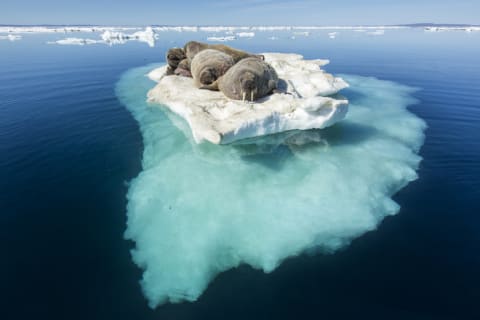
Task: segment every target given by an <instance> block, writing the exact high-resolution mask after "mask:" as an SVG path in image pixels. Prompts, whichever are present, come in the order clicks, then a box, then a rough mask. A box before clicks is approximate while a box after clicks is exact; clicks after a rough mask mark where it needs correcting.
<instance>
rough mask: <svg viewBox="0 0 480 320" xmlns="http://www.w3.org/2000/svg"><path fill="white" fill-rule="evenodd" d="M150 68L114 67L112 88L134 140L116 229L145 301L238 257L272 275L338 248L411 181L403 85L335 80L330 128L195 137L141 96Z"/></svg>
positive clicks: (170, 298)
mask: <svg viewBox="0 0 480 320" xmlns="http://www.w3.org/2000/svg"><path fill="white" fill-rule="evenodd" d="M150 69H151V67H146V68H138V69H133V70H131V71H129V72H127V73H126V74H124V75H123V77H122V78H121V80H120V81H119V83H118V84H117V95H118V96H119V98H120V100H121V101H122V102H123V103H124V104H125V105H126V107H127V108H128V110H129V111H130V112H131V113H132V115H133V116H134V117H135V119H136V120H137V121H138V123H139V126H140V129H141V132H142V135H143V139H144V148H145V149H144V155H143V160H142V166H143V170H142V172H140V174H139V175H138V177H137V178H135V179H134V180H133V181H131V184H130V186H129V190H128V195H127V198H128V207H127V211H128V212H127V214H128V222H127V230H126V233H125V236H126V238H128V239H131V240H133V241H134V242H135V249H134V250H133V251H132V257H133V260H134V261H135V263H136V264H137V265H138V266H139V267H141V268H142V269H143V270H144V273H143V278H142V280H141V285H142V288H143V291H144V294H145V296H146V297H147V299H148V301H149V304H150V306H152V307H155V306H157V305H159V304H161V303H165V302H180V301H185V300H187V301H194V300H196V299H197V298H198V297H199V296H200V295H201V294H202V292H203V291H204V290H205V289H206V288H207V286H208V284H209V283H210V281H212V279H214V277H215V276H216V275H217V274H219V273H220V272H223V271H226V270H228V269H231V268H235V267H236V266H238V265H240V264H248V265H250V266H252V267H253V268H255V269H259V270H263V271H264V272H271V271H273V270H274V269H275V268H276V267H277V266H278V265H279V264H280V263H281V262H282V261H283V260H284V259H286V258H287V257H291V256H296V255H299V254H301V253H302V252H305V251H306V250H309V249H313V248H315V249H320V250H324V251H327V252H332V251H334V250H336V249H339V248H341V247H344V246H346V245H348V243H349V242H350V241H351V240H352V239H353V238H355V237H358V236H360V235H362V234H363V233H365V232H367V231H369V230H374V229H375V228H376V227H377V226H378V224H379V223H380V222H381V221H382V219H383V218H385V217H386V216H388V215H393V214H396V213H397V212H398V211H399V205H398V204H397V203H395V202H394V201H393V200H392V198H391V197H392V195H393V194H394V193H395V192H397V191H398V190H399V189H401V188H402V187H404V186H405V185H407V184H408V183H409V182H410V181H412V180H415V179H416V178H417V174H416V172H415V170H416V169H417V167H418V164H419V162H420V160H421V158H420V156H419V155H418V154H417V153H418V150H419V148H420V147H421V145H422V143H423V139H424V135H423V131H424V129H425V123H424V122H423V121H422V120H421V119H419V118H418V117H416V116H415V115H414V114H412V113H411V112H409V111H408V110H407V105H409V104H412V103H414V99H412V97H411V93H412V89H411V88H408V87H405V86H402V85H399V84H396V83H393V82H388V81H381V80H377V79H375V78H365V77H358V76H345V79H346V80H347V81H348V82H349V83H350V85H351V87H350V89H347V90H346V91H345V92H344V94H345V95H346V96H347V98H348V99H349V100H350V111H349V113H348V115H347V117H346V118H345V119H344V120H343V121H342V122H339V123H338V124H336V125H335V126H334V127H331V128H327V129H323V130H309V131H291V132H286V133H283V134H278V135H271V136H266V137H263V138H261V139H258V138H255V139H251V140H245V141H241V142H238V143H236V144H232V145H223V146H218V145H212V144H200V145H198V144H196V143H195V142H194V141H193V138H192V137H191V135H190V133H189V131H188V127H187V126H186V125H185V123H184V122H183V120H181V119H179V117H178V116H176V115H174V114H173V113H169V112H164V111H162V110H161V109H160V108H156V107H152V106H150V105H149V104H148V103H147V102H145V94H146V92H147V91H148V89H149V88H150V87H151V86H152V84H153V82H151V80H149V79H148V78H146V77H145V76H144V74H145V73H147V72H148V71H149V70H150ZM169 118H170V119H171V120H173V121H170V119H169ZM172 123H175V125H172ZM299 276H301V275H299Z"/></svg>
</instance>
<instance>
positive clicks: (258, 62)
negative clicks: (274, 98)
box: [166, 41, 278, 101]
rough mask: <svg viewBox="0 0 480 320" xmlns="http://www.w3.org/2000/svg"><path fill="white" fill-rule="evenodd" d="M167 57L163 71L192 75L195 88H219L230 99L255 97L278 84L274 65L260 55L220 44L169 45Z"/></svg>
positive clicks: (267, 91)
mask: <svg viewBox="0 0 480 320" xmlns="http://www.w3.org/2000/svg"><path fill="white" fill-rule="evenodd" d="M166 60H167V64H168V67H167V71H166V75H177V76H183V77H191V78H193V80H194V82H195V85H196V86H197V88H199V89H208V90H215V91H221V92H222V93H223V94H224V95H225V96H227V97H228V98H230V99H235V100H243V101H245V100H248V101H254V100H257V99H260V98H263V97H265V96H267V95H268V94H271V93H272V92H273V91H274V90H276V89H277V86H278V75H277V73H276V72H275V69H274V68H273V67H272V66H271V65H269V64H268V63H267V62H265V61H264V57H263V56H262V55H257V54H252V53H248V52H245V51H241V50H237V49H235V48H232V47H229V46H226V45H223V44H207V43H201V42H197V41H190V42H187V43H186V44H185V46H184V47H183V48H171V49H169V50H168V51H167V54H166Z"/></svg>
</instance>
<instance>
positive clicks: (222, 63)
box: [190, 49, 235, 88]
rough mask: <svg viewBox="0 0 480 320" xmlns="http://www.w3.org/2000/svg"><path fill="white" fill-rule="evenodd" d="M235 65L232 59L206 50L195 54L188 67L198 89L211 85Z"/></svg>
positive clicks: (214, 51) (222, 53) (217, 52)
mask: <svg viewBox="0 0 480 320" xmlns="http://www.w3.org/2000/svg"><path fill="white" fill-rule="evenodd" d="M234 64H235V61H234V60H233V58H232V57H231V56H230V55H228V54H226V53H224V52H222V51H218V50H213V49H206V50H202V51H201V52H199V53H197V54H196V55H195V56H194V57H193V59H192V63H191V65H190V70H191V73H192V77H193V80H194V81H195V85H196V86H197V87H198V88H203V87H204V86H208V85H211V84H212V83H214V82H215V81H216V80H217V79H218V78H219V77H221V76H222V75H224V74H225V72H227V70H228V69H230V68H231V67H232V66H233V65H234Z"/></svg>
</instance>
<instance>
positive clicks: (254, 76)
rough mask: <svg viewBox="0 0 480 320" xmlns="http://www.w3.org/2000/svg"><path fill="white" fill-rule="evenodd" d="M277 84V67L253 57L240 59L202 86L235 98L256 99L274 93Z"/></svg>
mask: <svg viewBox="0 0 480 320" xmlns="http://www.w3.org/2000/svg"><path fill="white" fill-rule="evenodd" d="M277 86H278V75H277V72H276V71H275V69H274V68H273V67H272V66H271V65H269V64H268V63H266V62H265V61H263V60H260V59H257V58H254V57H251V58H245V59H242V60H240V61H239V62H237V63H236V64H235V65H234V66H233V67H231V68H230V69H228V71H227V72H225V74H224V75H223V76H221V77H219V78H218V79H217V81H215V82H213V83H212V84H210V85H204V86H202V87H200V88H201V89H210V90H216V89H218V90H220V91H221V92H223V94H224V95H225V96H227V97H228V98H230V99H234V100H243V101H245V100H249V101H254V100H257V99H260V98H263V97H265V96H266V95H268V94H270V93H272V92H273V91H274V90H276V89H277Z"/></svg>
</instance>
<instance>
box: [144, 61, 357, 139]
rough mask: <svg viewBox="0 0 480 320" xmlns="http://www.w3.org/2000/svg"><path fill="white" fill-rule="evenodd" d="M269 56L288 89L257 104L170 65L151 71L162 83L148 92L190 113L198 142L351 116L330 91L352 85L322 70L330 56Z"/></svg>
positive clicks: (321, 123)
mask: <svg viewBox="0 0 480 320" xmlns="http://www.w3.org/2000/svg"><path fill="white" fill-rule="evenodd" d="M263 55H264V56H265V61H267V62H268V63H270V64H271V65H272V66H273V67H274V68H275V70H276V71H277V74H278V76H279V78H280V79H281V81H280V83H281V85H280V89H281V90H283V91H284V93H274V94H271V95H269V96H267V97H265V98H263V99H260V100H257V101H255V102H254V103H246V102H242V101H237V100H231V99H228V98H226V97H225V96H224V94H223V93H221V92H218V91H210V90H200V89H198V88H196V87H195V85H194V81H193V79H192V78H187V77H180V76H163V74H164V72H165V68H166V67H162V68H160V69H156V70H153V71H152V72H151V73H150V74H149V77H150V78H151V79H152V80H154V81H157V82H158V84H157V85H156V86H155V87H154V88H153V89H152V90H150V92H149V93H148V100H149V101H150V102H156V103H159V104H161V105H165V106H166V107H167V108H168V109H170V110H171V111H173V112H174V113H176V114H178V115H180V116H181V117H182V118H184V119H185V120H186V121H187V123H188V124H189V126H190V129H191V131H192V134H193V138H194V139H195V141H196V142H197V143H201V142H203V141H209V142H211V143H214V144H226V143H230V142H233V141H236V140H240V139H245V138H250V137H257V136H263V135H268V134H273V133H277V132H283V131H288V130H296V129H298V130H306V129H313V128H316V129H321V128H325V127H328V126H331V125H333V124H334V123H336V122H338V121H340V120H342V119H343V118H344V117H345V115H346V113H347V110H348V101H347V100H346V99H345V98H343V97H336V98H334V97H329V96H331V95H333V94H335V93H337V92H338V91H340V90H341V89H343V88H346V87H348V84H347V83H346V82H345V81H343V79H342V78H337V77H334V76H332V75H331V74H328V73H326V72H324V71H323V70H321V69H320V67H321V66H323V65H325V64H327V63H328V60H304V59H303V57H302V56H301V55H297V54H281V53H265V54H263ZM282 86H283V87H282Z"/></svg>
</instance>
